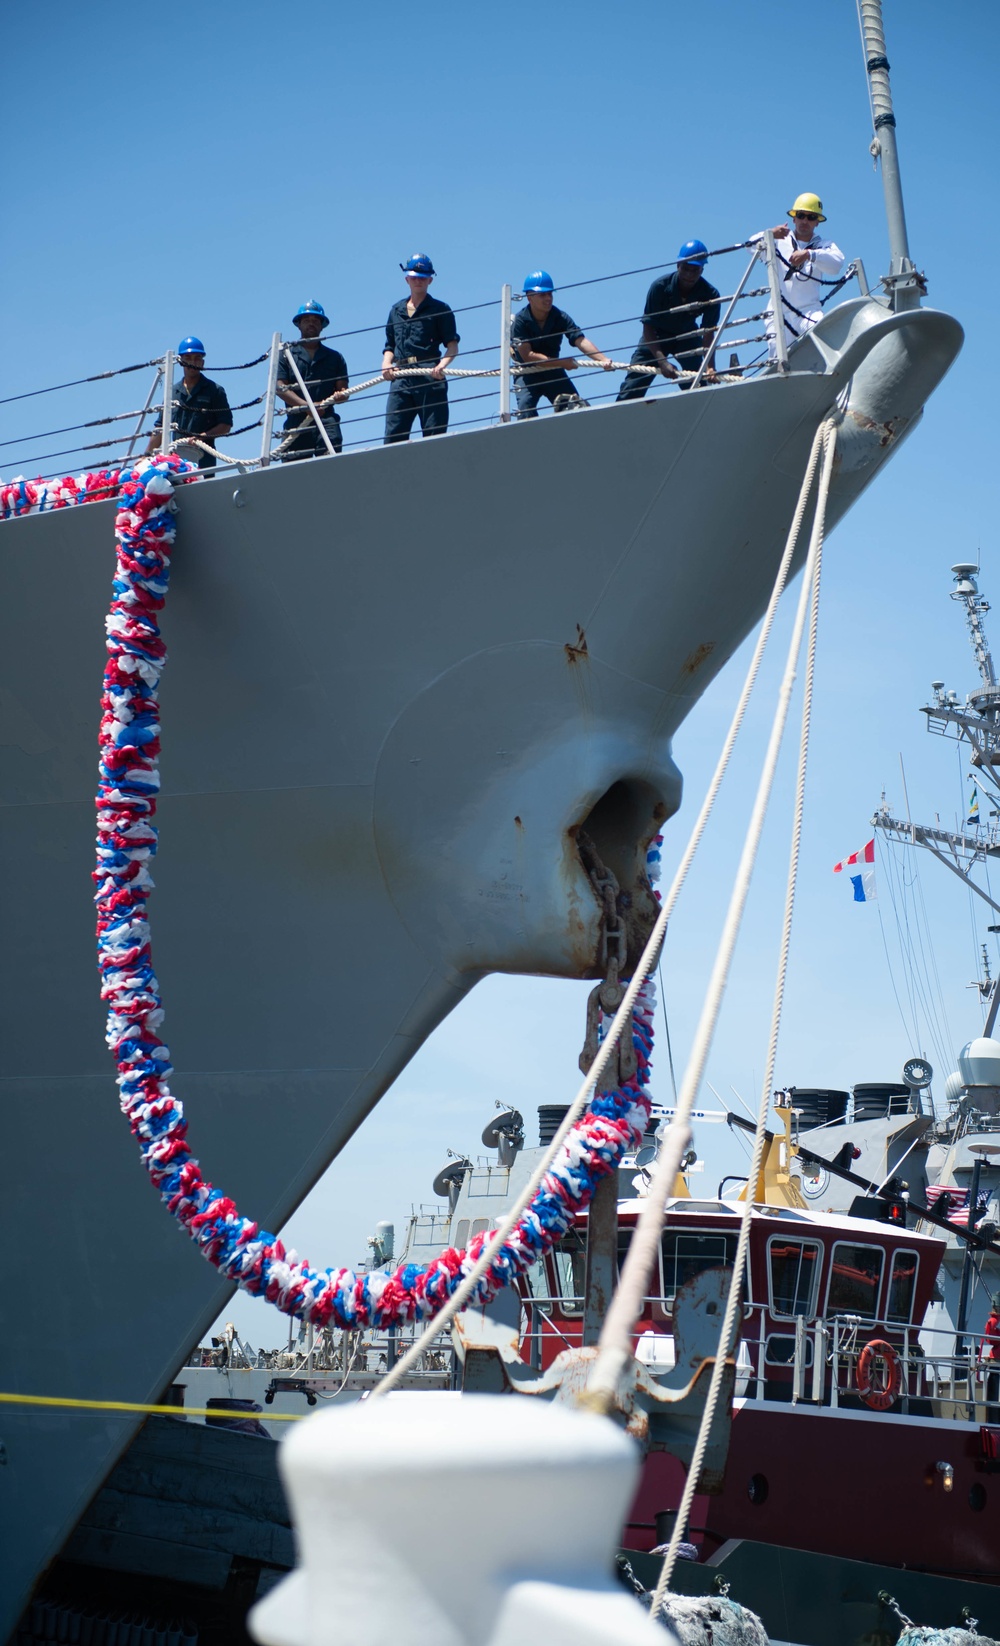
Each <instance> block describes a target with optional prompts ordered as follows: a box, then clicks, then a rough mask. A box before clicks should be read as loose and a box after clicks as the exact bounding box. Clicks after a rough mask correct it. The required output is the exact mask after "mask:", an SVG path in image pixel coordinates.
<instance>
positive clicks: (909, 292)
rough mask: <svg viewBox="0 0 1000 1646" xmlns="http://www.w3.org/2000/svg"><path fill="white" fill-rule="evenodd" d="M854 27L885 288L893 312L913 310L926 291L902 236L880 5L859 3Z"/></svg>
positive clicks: (899, 185) (902, 212)
mask: <svg viewBox="0 0 1000 1646" xmlns="http://www.w3.org/2000/svg"><path fill="white" fill-rule="evenodd" d="M858 22H859V23H860V25H861V40H862V44H863V46H864V52H865V71H866V73H867V75H868V95H869V98H870V100H871V110H872V126H873V135H872V144H871V152H872V156H873V158H874V159H875V160H876V161H879V160H881V162H882V188H883V191H884V194H885V215H886V223H887V227H888V230H889V255H890V263H889V273H888V274H887V275H886V277H885V280H884V282H883V284H884V285H885V287H886V289H887V291H888V293H889V297H890V300H891V303H892V307H893V308H894V309H912V308H916V307H917V306H918V305H919V303H920V298H921V296H922V294H923V292H924V289H925V287H924V281H923V279H922V278H921V276H920V275H918V274H917V271H916V269H915V268H914V266H913V263H912V261H911V259H910V244H909V239H908V237H907V233H906V212H905V210H904V207H903V185H902V181H901V179H900V175H899V151H898V149H897V146H896V116H895V114H894V112H893V107H892V92H891V90H890V88H889V59H888V58H887V57H886V54H885V29H884V27H883V24H882V0H858Z"/></svg>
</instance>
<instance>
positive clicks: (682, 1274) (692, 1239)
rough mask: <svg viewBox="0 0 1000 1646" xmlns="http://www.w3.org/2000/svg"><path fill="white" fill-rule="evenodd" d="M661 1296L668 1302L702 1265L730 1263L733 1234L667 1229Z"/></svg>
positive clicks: (724, 1266)
mask: <svg viewBox="0 0 1000 1646" xmlns="http://www.w3.org/2000/svg"><path fill="white" fill-rule="evenodd" d="M662 1250H663V1296H664V1299H665V1301H666V1302H668V1303H671V1302H672V1301H673V1299H674V1298H675V1297H676V1296H677V1292H678V1289H679V1288H680V1287H681V1286H683V1285H685V1283H686V1282H687V1281H689V1280H691V1279H693V1278H694V1276H695V1275H700V1274H703V1273H704V1271H705V1270H706V1269H727V1268H731V1267H732V1262H733V1258H734V1257H735V1255H736V1236H735V1235H729V1234H709V1233H705V1234H700V1233H696V1232H692V1231H690V1230H688V1231H686V1232H685V1231H681V1230H679V1229H670V1230H668V1231H667V1232H666V1233H665V1234H664V1236H663V1247H662Z"/></svg>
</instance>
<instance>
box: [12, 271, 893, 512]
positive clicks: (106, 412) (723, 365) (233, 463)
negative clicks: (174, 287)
mask: <svg viewBox="0 0 1000 1646" xmlns="http://www.w3.org/2000/svg"><path fill="white" fill-rule="evenodd" d="M772 252H773V246H771V247H770V250H768V257H771V261H770V263H769V262H768V258H767V257H765V256H764V255H763V254H762V251H761V243H759V242H757V241H756V240H754V241H750V240H745V241H739V242H737V243H735V244H734V245H732V246H727V247H722V248H720V249H719V250H717V251H714V252H713V253H712V254H711V261H710V264H709V269H708V272H709V275H710V276H711V277H712V280H713V283H715V284H717V285H718V286H719V288H720V290H721V292H722V297H721V313H720V326H719V330H718V332H717V334H716V339H715V366H716V370H717V371H718V372H719V373H720V374H721V375H722V383H721V385H720V387H725V386H726V384H729V385H733V384H735V383H737V382H743V381H746V380H747V379H750V378H753V377H756V376H758V375H760V374H762V373H765V372H768V371H771V370H773V369H774V362H772V361H771V360H769V358H768V343H767V336H766V332H765V319H766V313H767V309H768V305H769V304H773V303H774V301H775V297H774V294H775V291H777V294H778V302H779V303H780V301H781V293H780V286H778V285H777V284H776V280H777V263H776V262H775V261H774V258H773V257H772V256H771V253H772ZM674 266H675V265H674V264H672V263H665V264H659V265H649V266H646V267H643V268H639V269H630V270H625V271H622V272H621V273H618V274H610V275H596V276H592V277H590V278H588V279H584V280H580V281H574V282H571V283H569V284H568V285H566V286H562V287H559V288H557V292H556V302H557V304H558V305H559V306H560V307H562V306H565V307H566V309H567V311H568V312H571V313H572V314H573V317H574V319H575V320H576V321H578V323H579V324H580V325H581V327H582V329H583V331H584V333H585V335H586V336H587V337H589V338H590V339H591V341H592V342H594V343H595V344H596V345H597V346H598V347H599V348H600V349H601V350H602V351H603V352H604V354H605V355H607V356H608V357H609V358H611V359H614V360H616V361H618V362H620V363H621V364H622V366H623V367H624V366H626V365H627V364H628V362H629V360H630V357H631V355H632V352H633V350H634V349H635V348H636V346H637V345H638V343H639V340H640V335H641V330H642V311H643V305H644V299H645V294H646V289H647V286H648V285H649V283H650V281H651V280H652V279H653V278H655V277H656V276H657V275H659V274H662V273H665V272H668V271H669V270H670V269H671V268H673V267H674ZM730 269H731V270H732V271H733V272H732V274H731V276H730V277H729V278H728V279H726V278H723V276H724V274H726V273H728V271H729V270H730ZM850 279H854V280H856V282H857V285H858V288H859V289H860V290H861V292H862V293H865V294H867V292H868V284H867V280H866V277H865V273H864V266H863V264H862V263H861V261H860V259H858V260H856V261H855V262H854V263H852V264H850V265H849V266H848V268H847V269H846V270H845V273H844V275H843V276H842V278H841V279H840V280H839V281H838V282H835V283H832V284H831V290H830V291H829V292H828V293H827V298H828V299H830V300H836V299H837V298H838V297H839V295H840V293H841V290H842V288H843V287H844V285H845V282H847V281H848V280H850ZM439 284H441V282H440V281H439ZM441 290H442V294H444V291H445V288H444V286H443V285H442V286H441ZM435 295H437V293H435ZM522 296H523V294H513V293H512V291H511V287H510V286H509V285H508V286H504V287H503V288H502V290H501V293H500V295H499V297H497V298H494V299H491V300H487V301H484V302H478V303H472V304H468V305H464V306H457V307H456V308H455V314H456V318H457V320H458V325H459V330H460V332H461V345H460V353H459V355H458V357H457V359H456V361H455V371H456V373H466V372H475V373H481V374H485V375H476V376H462V375H457V376H454V377H452V378H451V381H450V386H449V402H450V424H449V431H448V437H451V436H453V435H459V434H461V433H464V432H467V431H469V430H474V429H483V428H490V427H494V426H496V425H498V424H502V423H506V422H509V421H512V420H514V419H516V417H517V409H516V404H515V403H514V396H513V395H512V384H513V375H514V371H515V362H514V360H513V358H512V355H511V350H510V346H509V329H510V316H511V312H512V303H514V302H519V301H520V299H521V297H522ZM690 307H691V309H692V311H696V310H697V305H691V306H690ZM695 319H696V312H692V326H694V323H695ZM384 330H385V327H384V322H383V323H382V324H377V325H369V326H361V327H354V328H351V329H350V330H346V331H336V332H334V331H330V332H328V333H326V334H324V335H323V337H322V339H321V340H322V341H323V342H324V343H327V344H333V345H334V346H336V347H337V348H339V349H340V350H341V352H343V353H345V354H346V355H347V357H348V360H347V363H348V368H349V373H350V382H351V384H352V385H354V386H355V387H357V386H358V385H363V384H366V383H367V384H368V387H365V388H364V389H363V392H361V393H356V392H355V389H354V388H352V391H351V398H350V400H349V401H347V402H345V403H343V404H341V405H338V406H337V407H336V408H335V409H336V410H337V411H338V413H339V415H340V417H341V434H342V438H343V456H345V457H346V456H350V455H351V454H352V453H355V452H358V451H363V450H367V449H370V448H371V447H373V446H377V445H381V444H382V439H383V427H384V419H385V410H386V407H385V401H386V398H387V396H388V393H389V389H390V385H389V383H388V382H387V381H385V380H383V379H382V377H381V370H382V352H383V343H384ZM288 341H289V340H288V339H283V338H282V336H281V334H280V333H278V332H275V333H274V334H273V335H272V337H271V339H270V342H269V343H268V344H267V345H266V346H264V344H263V340H261V341H260V342H257V344H256V346H255V347H251V348H250V349H249V350H248V351H247V355H248V357H247V359H245V360H244V361H242V362H240V363H237V364H235V365H233V364H227V363H223V364H216V363H215V362H214V361H211V360H210V361H209V362H208V363H207V364H206V366H205V368H204V370H205V375H206V376H207V377H209V378H213V377H221V378H222V379H223V381H224V383H225V385H226V387H227V391H229V399H230V405H231V409H232V411H233V414H234V427H233V429H232V431H231V433H230V434H229V435H228V436H225V437H224V438H222V441H221V445H220V447H219V448H217V450H218V454H219V460H218V463H217V467H216V469H215V471H214V474H213V472H212V471H203V473H202V474H200V475H198V476H196V477H194V478H195V479H198V480H202V479H204V480H211V479H213V478H215V477H216V476H220V477H221V476H223V475H225V474H227V473H228V472H229V470H230V469H232V471H233V472H234V474H239V473H245V472H249V471H251V470H255V469H258V468H262V467H267V466H269V465H270V464H271V463H273V462H275V461H281V460H283V458H284V457H285V455H286V453H285V451H284V450H283V447H284V443H285V441H286V434H285V431H284V429H283V428H281V427H280V426H279V425H280V423H281V420H282V419H283V418H284V416H285V412H286V408H285V407H284V406H283V405H282V404H281V403H279V402H276V399H275V393H274V389H275V383H276V380H277V372H278V366H279V362H280V361H281V360H282V359H283V358H284V355H283V350H284V349H285V347H286V345H287V342H288ZM697 344H698V334H697V333H696V332H695V331H692V333H691V334H690V336H689V337H688V338H687V340H686V342H685V341H682V340H681V339H673V340H672V341H671V343H670V345H669V346H670V347H671V348H674V347H679V348H681V350H682V351H683V350H684V349H685V348H689V349H690V348H693V349H695V350H696V351H697ZM583 359H584V357H583V356H582V355H580V354H579V353H578V352H574V351H573V350H572V349H569V351H568V354H565V353H564V356H563V359H562V361H561V362H560V364H563V365H565V366H567V367H568V369H569V370H570V371H571V372H572V373H573V375H574V381H575V386H576V389H577V392H578V393H579V394H580V395H581V397H582V398H583V399H584V400H585V401H587V403H588V405H589V406H590V407H599V406H604V405H607V404H609V403H611V402H613V401H614V400H615V399H616V397H617V393H618V389H619V387H620V383H621V381H622V373H621V371H617V372H613V373H612V372H607V373H606V372H604V371H603V370H601V369H599V368H592V367H588V366H586V365H580V366H577V365H575V364H571V361H576V360H583ZM789 360H790V364H791V366H792V368H793V369H794V348H793V349H792V351H791V355H790V357H789ZM176 367H177V360H176V356H175V355H174V354H173V353H172V352H169V351H168V352H166V353H164V354H161V355H157V356H154V357H152V358H150V359H148V360H144V361H140V362H138V363H135V364H131V365H127V366H122V367H117V368H113V369H111V370H107V371H101V372H97V373H94V374H91V375H89V376H85V377H81V378H78V379H74V380H72V381H70V382H67V383H62V384H53V385H47V386H43V387H32V388H26V389H24V390H22V391H21V392H20V393H16V394H11V395H7V396H4V397H0V485H2V484H4V483H9V482H11V481H15V480H26V481H28V482H30V483H33V484H38V483H46V482H51V481H54V480H57V479H59V478H61V477H64V476H66V475H69V474H75V473H76V472H78V471H79V470H80V469H85V470H87V471H89V472H91V473H94V472H102V471H117V470H119V469H121V468H123V467H126V466H127V465H129V464H130V463H132V462H134V461H135V460H136V459H137V458H138V457H139V456H140V455H141V454H142V453H143V452H144V451H145V450H146V447H147V445H148V444H149V442H150V439H151V436H152V434H153V431H154V428H155V425H156V421H157V418H161V419H162V418H163V413H164V410H165V407H166V405H167V403H168V401H169V402H170V404H172V403H173V396H174V393H175V389H174V388H173V387H171V392H170V395H169V396H168V395H167V394H166V388H167V385H168V384H170V385H173V384H174V383H175V368H176ZM543 369H548V368H543ZM150 371H151V372H152V374H153V375H152V378H151V379H145V381H146V384H147V386H146V388H145V391H144V392H143V391H140V392H139V393H138V394H137V393H136V392H135V390H134V388H130V387H129V385H132V384H133V383H134V382H136V381H138V382H139V383H142V382H143V381H144V376H143V375H140V374H145V373H147V372H150ZM700 379H701V373H700V372H699V373H698V374H697V375H696V376H692V374H691V373H688V374H686V375H684V376H682V377H681V378H680V379H679V380H677V381H671V380H669V379H667V378H665V377H663V376H661V375H658V376H656V377H654V378H653V379H652V385H651V388H650V391H649V393H650V394H653V395H657V396H658V395H662V394H668V395H676V394H678V393H683V392H684V391H685V390H686V389H687V388H689V387H691V386H697V383H698V382H699V381H700ZM234 386H235V387H234ZM42 407H44V408H45V409H46V410H47V411H48V413H49V415H48V416H47V417H43V416H42V415H41V414H40V411H41V408H42ZM54 408H58V412H57V413H54ZM36 409H37V413H38V414H37V415H29V411H30V412H32V413H34V412H35V411H36ZM539 414H540V415H541V416H543V417H544V416H548V415H552V412H551V409H550V408H549V407H548V405H547V403H546V402H544V401H543V402H542V404H541V405H540V407H539ZM567 415H568V414H567ZM573 415H579V413H573ZM311 416H312V420H313V422H314V423H315V425H316V438H317V441H318V442H319V444H320V445H321V447H323V450H324V455H326V453H325V447H324V446H323V440H322V436H321V435H320V433H319V425H320V423H321V421H322V419H321V417H319V416H315V415H313V414H312V413H311ZM26 420H27V421H28V423H29V424H30V425H31V429H30V432H29V433H23V432H22V430H23V428H24V424H25V421H26ZM167 421H168V424H169V419H168V420H167ZM307 422H308V420H307ZM173 423H174V424H175V423H176V416H174V418H173ZM161 426H162V422H161ZM306 426H307V425H306V424H303V425H302V426H301V427H300V429H299V430H298V431H297V432H301V428H302V427H306ZM171 432H172V433H175V432H176V431H175V429H174V428H171ZM74 434H79V435H80V437H81V438H80V440H79V441H77V442H75V443H74V442H73V440H72V436H73V435H74ZM190 444H191V443H190V441H185V440H184V439H183V437H182V436H180V437H177V438H175V439H174V441H173V447H174V449H176V448H177V447H178V446H184V447H189V446H190ZM187 454H188V455H190V452H188V453H187ZM196 454H197V448H195V455H196ZM320 460H321V461H322V458H320ZM104 495H105V496H106V495H110V492H109V493H105V494H104ZM94 500H95V501H96V500H99V498H98V497H95V499H94ZM12 512H16V511H12Z"/></svg>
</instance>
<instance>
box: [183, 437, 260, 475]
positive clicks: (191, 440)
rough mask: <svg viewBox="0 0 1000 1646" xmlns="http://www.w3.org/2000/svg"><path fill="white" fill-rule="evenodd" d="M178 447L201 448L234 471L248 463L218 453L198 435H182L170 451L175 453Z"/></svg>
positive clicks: (244, 460) (241, 459) (243, 459)
mask: <svg viewBox="0 0 1000 1646" xmlns="http://www.w3.org/2000/svg"><path fill="white" fill-rule="evenodd" d="M178 446H200V447H201V449H202V451H203V452H208V454H209V455H210V456H211V457H217V458H218V459H219V462H220V463H228V464H229V465H230V467H231V468H234V469H238V468H241V467H242V466H243V465H244V464H245V462H246V459H245V458H240V457H227V456H226V454H225V452H219V451H216V449H215V447H214V446H210V445H209V443H208V441H207V440H202V438H201V436H200V435H197V434H182V435H180V436H179V438H178V439H177V440H173V441H171V444H170V450H171V451H172V452H175V451H176V450H177V448H178Z"/></svg>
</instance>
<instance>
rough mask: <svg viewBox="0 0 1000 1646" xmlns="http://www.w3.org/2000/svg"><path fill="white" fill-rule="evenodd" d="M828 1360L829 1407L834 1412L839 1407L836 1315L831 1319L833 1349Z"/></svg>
mask: <svg viewBox="0 0 1000 1646" xmlns="http://www.w3.org/2000/svg"><path fill="white" fill-rule="evenodd" d="M830 1359H831V1376H830V1405H831V1406H832V1407H833V1409H834V1411H836V1410H837V1407H838V1406H839V1405H840V1389H839V1387H838V1385H839V1380H840V1321H839V1319H838V1318H837V1316H836V1315H835V1316H834V1319H833V1347H832V1350H831V1356H830Z"/></svg>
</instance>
